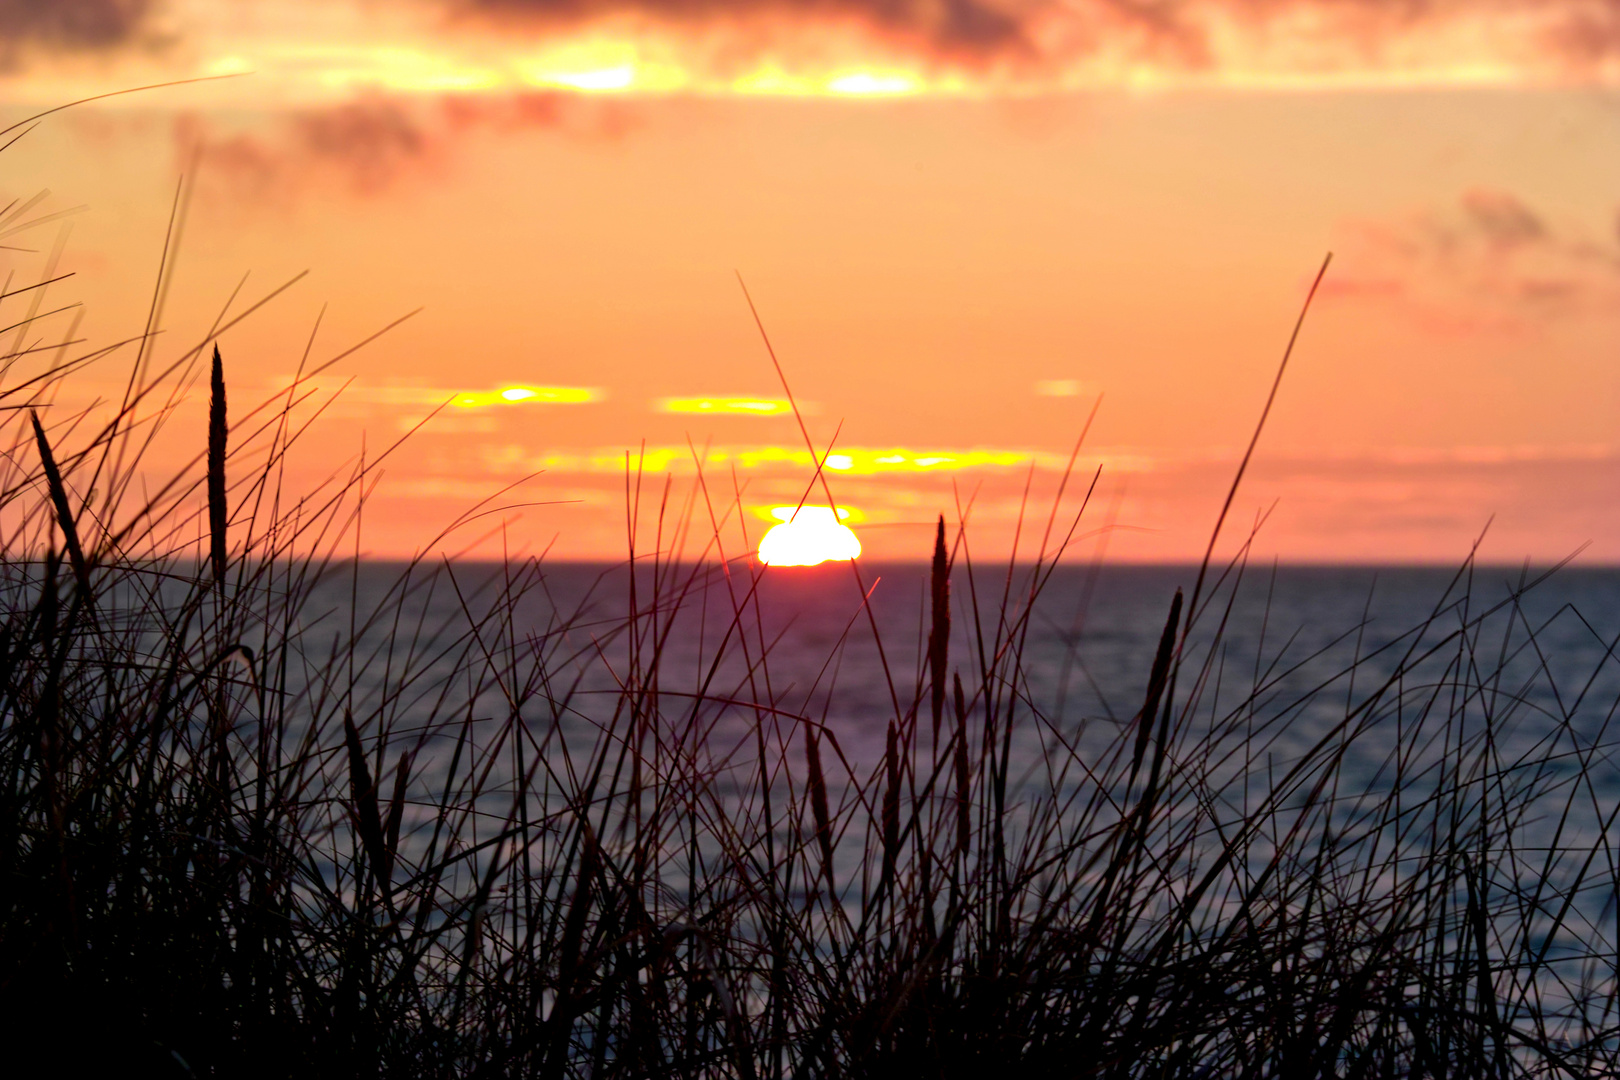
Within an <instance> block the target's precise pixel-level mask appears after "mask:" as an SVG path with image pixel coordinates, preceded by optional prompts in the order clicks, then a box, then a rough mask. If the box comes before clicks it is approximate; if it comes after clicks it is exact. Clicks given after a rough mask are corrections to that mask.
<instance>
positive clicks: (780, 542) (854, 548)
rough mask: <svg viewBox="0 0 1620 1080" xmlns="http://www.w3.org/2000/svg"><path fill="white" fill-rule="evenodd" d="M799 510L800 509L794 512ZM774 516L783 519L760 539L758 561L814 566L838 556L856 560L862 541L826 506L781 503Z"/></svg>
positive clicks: (842, 513) (845, 514) (844, 513)
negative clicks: (785, 504)
mask: <svg viewBox="0 0 1620 1080" xmlns="http://www.w3.org/2000/svg"><path fill="white" fill-rule="evenodd" d="M795 511H797V512H795ZM771 515H772V516H773V517H775V518H777V519H778V520H780V521H781V524H780V525H774V526H772V527H771V529H770V531H769V532H767V533H766V534H765V536H764V538H763V539H761V540H760V542H759V561H760V562H762V563H764V564H765V565H766V566H815V565H817V564H818V563H824V562H830V561H833V560H837V559H854V558H858V557H859V556H860V554H861V542H860V540H858V539H856V537H855V533H854V531H853V530H851V529H850V527H849V526H848V525H845V524H844V523H843V522H841V521H840V520H839V518H844V517H848V516H849V511H847V510H840V511H839V512H838V513H837V514H836V515H835V514H834V513H833V511H832V510H831V509H829V508H828V507H825V506H802V507H797V508H795V507H792V506H778V507H776V508H775V509H774V510H772V511H771Z"/></svg>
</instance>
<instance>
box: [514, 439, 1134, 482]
mask: <svg viewBox="0 0 1620 1080" xmlns="http://www.w3.org/2000/svg"><path fill="white" fill-rule="evenodd" d="M487 460H488V463H489V465H490V466H491V467H492V468H493V469H495V470H497V471H512V470H520V471H526V470H529V469H545V470H548V471H551V472H577V473H600V472H608V473H620V472H623V471H624V469H625V468H626V467H628V468H630V469H632V470H639V471H641V472H644V473H665V472H674V471H676V470H682V471H685V470H690V469H691V468H692V467H693V458H692V451H691V449H690V448H688V447H685V446H648V447H645V448H644V449H641V450H631V451H624V450H615V451H603V450H598V451H583V452H575V453H566V452H556V453H542V454H530V453H528V452H527V451H525V450H524V449H523V448H522V447H518V446H507V447H500V448H491V449H490V450H489V452H488V454H487ZM701 460H702V464H703V467H704V468H705V469H708V468H718V469H731V468H735V469H737V470H738V471H739V472H759V471H765V470H778V471H795V472H799V473H801V474H803V473H805V472H807V471H808V470H810V469H813V468H815V461H814V460H813V459H812V458H811V456H810V452H809V451H807V450H800V449H793V448H790V447H783V446H722V447H713V448H710V449H709V450H708V451H707V452H704V453H702V454H701ZM1068 460H1069V459H1068V455H1066V454H1058V453H1051V452H1048V451H1027V450H996V449H984V448H979V449H972V450H921V451H919V450H909V449H905V448H898V447H896V448H888V449H883V448H872V447H848V448H845V449H844V450H841V451H838V452H835V453H832V454H829V455H827V460H826V463H825V467H826V470H827V472H828V474H829V475H833V476H880V475H888V474H906V475H916V474H919V473H946V472H963V471H968V470H978V469H1018V468H1025V469H1027V468H1029V467H1031V466H1034V467H1035V468H1037V469H1042V470H1047V471H1054V470H1061V469H1063V468H1065V467H1066V466H1067V465H1068ZM1106 460H1107V463H1108V465H1109V467H1110V468H1113V469H1129V470H1131V471H1140V470H1142V469H1145V468H1148V467H1149V463H1148V462H1147V461H1146V460H1145V459H1141V458H1137V457H1125V456H1111V455H1110V456H1108V457H1107V458H1106ZM1098 461H1099V458H1097V457H1095V456H1093V457H1089V458H1086V459H1084V460H1082V461H1080V462H1078V463H1077V465H1076V467H1077V468H1094V467H1096V465H1097V463H1098Z"/></svg>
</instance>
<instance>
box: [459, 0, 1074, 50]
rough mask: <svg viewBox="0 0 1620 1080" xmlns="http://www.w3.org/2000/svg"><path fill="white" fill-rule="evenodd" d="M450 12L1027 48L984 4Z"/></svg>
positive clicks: (510, 19)
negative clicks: (862, 34)
mask: <svg viewBox="0 0 1620 1080" xmlns="http://www.w3.org/2000/svg"><path fill="white" fill-rule="evenodd" d="M1029 6H1030V5H1025V7H1026V8H1027V7H1029ZM1036 6H1039V7H1045V6H1047V5H1045V4H1041V5H1036ZM454 10H456V11H457V12H458V13H459V14H463V15H470V16H474V17H477V18H482V19H490V20H496V21H499V22H503V23H516V24H519V25H527V26H530V27H533V28H535V29H536V30H539V31H542V32H543V31H545V30H547V29H551V28H555V27H558V26H568V25H577V24H579V23H582V22H588V21H592V20H596V19H600V18H604V17H613V16H623V15H637V16H642V17H645V18H647V19H650V20H652V21H655V22H661V23H666V24H674V25H688V26H690V25H698V26H714V25H716V24H726V25H730V26H733V27H746V28H749V29H752V30H754V31H756V32H757V31H760V30H765V29H768V28H771V27H782V26H791V25H795V24H798V25H802V24H804V23H807V22H811V23H828V22H832V23H839V22H843V23H851V22H854V23H860V24H864V25H865V26H867V27H870V28H871V29H873V30H875V31H878V32H880V33H882V34H885V35H888V36H892V37H895V38H898V39H900V40H903V41H908V42H911V43H913V44H916V45H922V46H924V47H926V48H927V49H928V50H929V51H931V52H935V53H938V54H941V55H944V56H947V57H957V58H968V57H979V56H985V55H989V54H999V53H1006V52H1014V53H1027V52H1030V51H1031V50H1032V48H1033V42H1031V41H1030V40H1029V39H1028V38H1027V37H1026V36H1025V29H1026V28H1025V24H1024V22H1023V21H1022V16H1023V15H1024V14H1025V12H1021V11H1019V10H1016V9H1014V8H1013V7H1011V6H1008V5H1000V4H995V3H987V2H985V0H751V2H737V0H454Z"/></svg>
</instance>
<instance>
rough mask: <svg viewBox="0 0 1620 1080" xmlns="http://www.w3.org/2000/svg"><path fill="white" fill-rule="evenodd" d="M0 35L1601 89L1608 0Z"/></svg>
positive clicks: (515, 66)
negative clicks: (1594, 86) (1567, 85)
mask: <svg viewBox="0 0 1620 1080" xmlns="http://www.w3.org/2000/svg"><path fill="white" fill-rule="evenodd" d="M160 39H161V40H162V41H164V42H167V43H169V45H170V46H171V47H169V48H165V49H163V50H159V51H158V52H154V51H153V50H151V49H150V48H146V47H144V46H143V44H142V43H143V42H150V41H156V40H160ZM0 42H3V43H4V44H0V56H7V55H9V56H10V57H11V58H12V60H13V62H14V63H13V66H15V60H16V57H17V55H19V51H29V52H30V53H42V54H43V55H52V54H65V53H66V52H70V51H75V50H78V51H83V50H87V49H89V50H97V51H99V52H101V53H103V54H110V53H116V52H120V50H121V51H122V53H123V54H128V55H127V57H126V58H127V59H130V60H131V63H130V64H129V65H123V66H119V65H106V70H103V71H101V72H100V74H99V75H97V76H96V77H97V78H99V79H100V80H101V81H100V82H99V83H97V84H96V85H95V86H93V87H92V86H89V85H88V84H87V85H86V87H85V88H86V89H88V90H96V89H100V90H105V89H115V88H118V87H120V86H128V85H130V80H131V79H133V78H136V77H137V76H139V77H141V78H153V79H155V78H163V77H169V78H180V77H186V76H193V75H199V74H207V73H220V72H224V71H247V70H251V71H253V72H254V73H255V78H254V79H253V80H241V83H240V85H234V86H233V87H231V88H230V89H224V88H221V89H219V90H218V91H216V92H217V93H219V94H221V95H224V96H225V97H229V96H230V95H233V94H234V95H236V96H235V97H232V98H231V100H232V101H233V102H234V103H236V104H246V105H249V106H252V105H254V104H255V103H262V102H263V101H266V100H280V101H299V102H302V103H304V104H309V103H312V102H315V101H324V102H327V103H331V102H334V101H342V100H352V99H354V98H355V97H357V96H358V95H360V94H363V93H368V92H369V93H378V92H392V93H407V94H426V95H439V94H443V93H446V92H452V91H453V92H461V93H466V94H468V95H469V96H477V95H481V94H486V93H491V94H496V95H504V94H510V93H512V92H515V91H520V90H524V89H529V90H533V89H536V88H545V87H551V88H560V89H572V90H574V91H578V92H582V93H598V92H605V93H664V92H684V93H690V92H699V93H766V94H796V95H816V94H833V95H862V94H880V95H881V94H905V93H951V94H988V95H994V94H1001V93H1029V92H1049V91H1054V90H1074V89H1084V88H1092V87H1118V86H1128V87H1132V88H1143V87H1154V86H1178V85H1193V86H1216V87H1222V86H1233V87H1270V88H1284V89H1285V88H1292V87H1324V86H1325V87H1336V86H1413V85H1428V86H1454V85H1496V86H1499V85H1524V84H1547V83H1598V84H1615V83H1620V0H279V2H277V3H274V4H255V5H247V4H243V3H241V2H240V0H49V2H47V0H0ZM142 65H144V66H142ZM223 99H224V98H223V97H222V98H221V100H223Z"/></svg>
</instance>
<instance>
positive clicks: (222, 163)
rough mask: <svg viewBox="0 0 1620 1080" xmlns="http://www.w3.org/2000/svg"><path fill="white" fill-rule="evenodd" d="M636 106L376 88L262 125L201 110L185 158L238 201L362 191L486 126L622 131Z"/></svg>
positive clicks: (186, 121)
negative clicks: (241, 125)
mask: <svg viewBox="0 0 1620 1080" xmlns="http://www.w3.org/2000/svg"><path fill="white" fill-rule="evenodd" d="M636 123H637V121H636V119H635V112H634V108H633V106H631V105H629V104H627V103H623V102H611V101H588V100H581V99H578V98H576V97H573V96H571V95H565V94H561V93H558V92H555V91H544V92H532V93H523V94H510V95H480V96H476V97H474V96H468V95H456V96H446V97H441V98H434V99H425V100H424V99H418V98H412V97H409V96H406V95H397V94H396V95H387V96H371V97H364V98H360V99H358V100H354V101H349V102H344V103H342V104H338V105H333V106H329V107H321V108H305V109H295V110H290V111H287V112H284V113H278V114H275V115H274V116H272V117H271V118H269V119H268V120H267V121H266V122H264V123H261V124H259V125H258V126H256V127H251V128H246V129H228V128H225V127H223V126H221V125H220V124H219V122H217V121H215V120H211V119H205V118H203V117H200V116H196V115H187V116H184V117H182V118H181V119H180V120H179V121H178V122H177V123H176V126H175V143H176V148H177V151H178V153H179V154H180V156H181V157H182V158H188V157H189V156H190V155H191V154H192V153H193V152H194V151H197V152H200V161H201V168H200V172H199V183H200V184H201V185H202V190H203V191H205V192H207V193H209V194H213V195H223V196H226V197H228V198H229V199H230V200H231V201H237V202H243V201H245V202H247V203H249V204H256V203H260V202H264V201H271V202H278V201H285V200H287V199H288V198H290V197H292V196H296V195H298V194H300V193H302V192H304V191H307V190H309V189H312V188H314V189H325V190H333V189H336V190H338V191H340V192H345V193H347V194H349V195H352V196H356V197H364V196H372V195H377V194H380V193H382V192H384V191H387V190H389V189H391V188H393V187H395V186H396V185H397V184H399V183H401V182H402V181H404V180H406V179H408V178H413V177H433V176H436V175H441V174H443V173H445V172H446V171H448V170H450V169H452V168H453V167H454V162H455V160H456V152H457V150H458V149H459V147H460V144H462V143H463V142H464V141H465V140H467V139H470V138H474V137H476V136H477V135H478V134H479V133H481V132H486V131H488V132H499V133H510V132H516V131H524V130H539V131H550V132H555V133H559V134H563V135H565V136H568V137H573V138H582V139H609V140H611V139H617V138H620V137H622V136H623V135H624V134H625V133H626V132H628V131H630V130H632V129H633V128H634V127H635V126H636Z"/></svg>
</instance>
